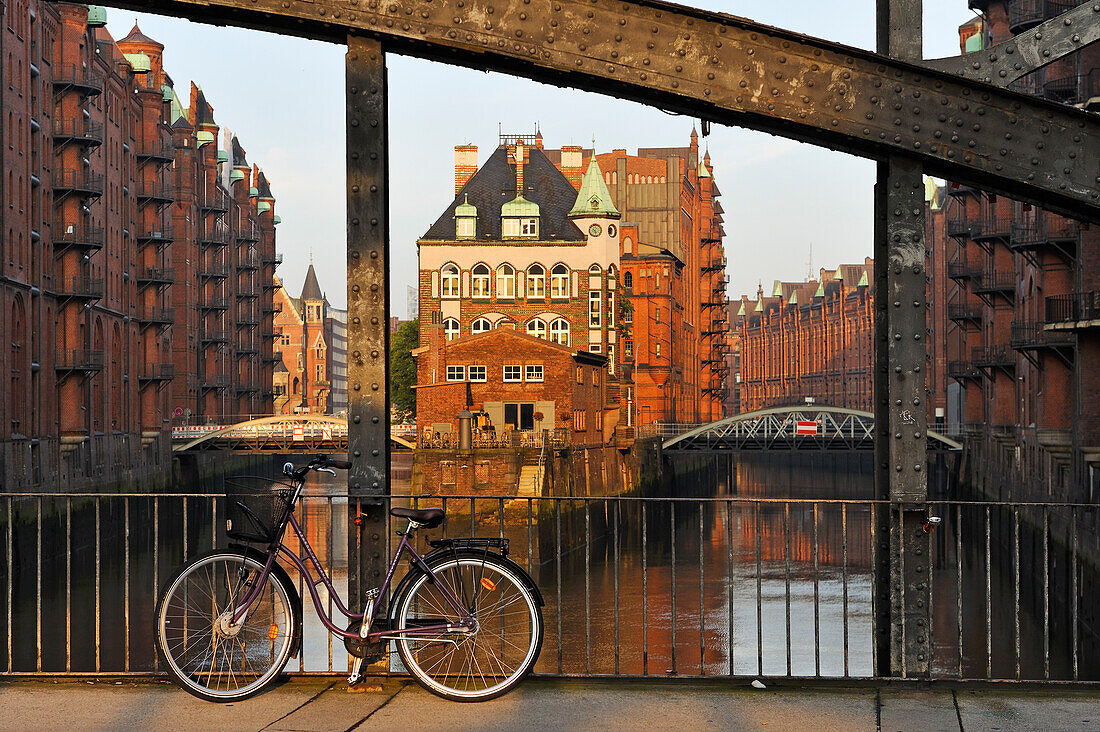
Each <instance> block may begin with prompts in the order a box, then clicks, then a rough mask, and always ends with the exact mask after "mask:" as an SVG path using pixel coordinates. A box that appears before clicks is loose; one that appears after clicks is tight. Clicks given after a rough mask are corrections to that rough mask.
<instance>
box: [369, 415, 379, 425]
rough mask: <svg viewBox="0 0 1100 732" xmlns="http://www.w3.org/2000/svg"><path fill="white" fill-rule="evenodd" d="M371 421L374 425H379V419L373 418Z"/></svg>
mask: <svg viewBox="0 0 1100 732" xmlns="http://www.w3.org/2000/svg"><path fill="white" fill-rule="evenodd" d="M370 421H371V423H373V424H378V417H371V418H370Z"/></svg>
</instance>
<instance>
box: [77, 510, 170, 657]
mask: <svg viewBox="0 0 1100 732" xmlns="http://www.w3.org/2000/svg"><path fill="white" fill-rule="evenodd" d="M154 551H155V550H154ZM153 596H154V597H155V596H156V592H155V591H154V592H153ZM154 655H155V654H154ZM72 670H73V498H72V496H67V497H66V498H65V671H67V672H68V671H72Z"/></svg>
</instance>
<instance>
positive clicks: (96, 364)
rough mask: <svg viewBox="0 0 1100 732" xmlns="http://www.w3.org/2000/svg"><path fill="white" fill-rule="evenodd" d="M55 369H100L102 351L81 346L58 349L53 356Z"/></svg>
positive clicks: (101, 367) (101, 365)
mask: <svg viewBox="0 0 1100 732" xmlns="http://www.w3.org/2000/svg"><path fill="white" fill-rule="evenodd" d="M54 369H56V370H57V371H102V370H103V351H88V350H85V349H82V348H78V349H63V350H59V351H58V352H57V353H56V354H55V356H54Z"/></svg>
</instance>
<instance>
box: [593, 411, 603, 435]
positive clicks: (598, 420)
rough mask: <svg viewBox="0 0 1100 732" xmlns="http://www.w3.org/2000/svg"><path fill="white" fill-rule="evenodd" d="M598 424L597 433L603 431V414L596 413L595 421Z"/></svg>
mask: <svg viewBox="0 0 1100 732" xmlns="http://www.w3.org/2000/svg"><path fill="white" fill-rule="evenodd" d="M593 421H594V422H595V423H596V431H597V432H599V431H600V430H602V429H603V412H599V411H598V412H596V418H595V420H593Z"/></svg>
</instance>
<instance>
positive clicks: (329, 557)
mask: <svg viewBox="0 0 1100 732" xmlns="http://www.w3.org/2000/svg"><path fill="white" fill-rule="evenodd" d="M325 502H326V503H327V504H328V522H327V523H328V526H327V527H326V529H325V534H326V536H327V537H328V539H327V541H328V550H327V551H326V553H325V554H326V561H327V562H328V563H327V564H326V565H325V566H326V567H327V568H328V572H329V574H335V572H334V570H333V564H335V556H334V554H333V553H332V540H333V526H332V521H333V518H334V517H335V515H336V514H335V505H336V504H335V503H334V501H333V497H332V496H331V495H328V496H325ZM387 515H388V514H387ZM344 520H347V519H346V518H345V519H344ZM386 533H387V534H389V532H388V531H387V532H386ZM325 596H326V597H327V598H328V602H327V603H326V604H327V609H328V616H329V618H331V617H332V593H331V592H329V591H328V588H327V587H326V588H325ZM325 638H326V639H327V640H328V672H329V673H332V672H333V670H334V669H333V666H332V633H325ZM298 655H299V656H304V655H305V654H304V653H299V654H298Z"/></svg>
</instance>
